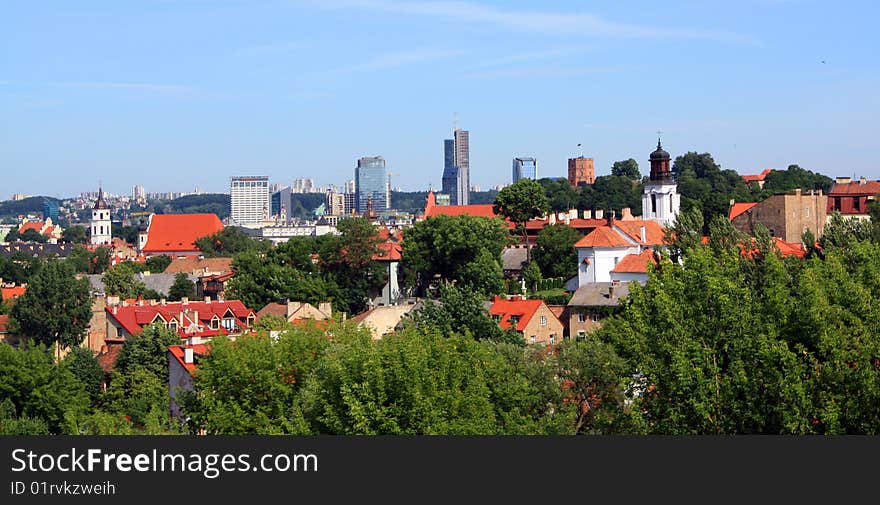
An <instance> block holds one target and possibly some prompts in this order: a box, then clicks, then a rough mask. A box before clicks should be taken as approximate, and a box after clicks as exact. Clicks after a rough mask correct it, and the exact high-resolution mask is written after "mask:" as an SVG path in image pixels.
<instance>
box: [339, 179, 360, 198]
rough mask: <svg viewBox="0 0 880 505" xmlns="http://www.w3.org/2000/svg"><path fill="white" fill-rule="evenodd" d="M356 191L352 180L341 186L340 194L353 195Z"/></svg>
mask: <svg viewBox="0 0 880 505" xmlns="http://www.w3.org/2000/svg"><path fill="white" fill-rule="evenodd" d="M356 189H357V187H356V186H355V184H354V179H352V180H350V181H348V182H346V183H345V184H344V185H343V190H342V192H343V193H345V194H352V195H353V194H354V193H355V190H356Z"/></svg>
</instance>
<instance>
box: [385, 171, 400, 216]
mask: <svg viewBox="0 0 880 505" xmlns="http://www.w3.org/2000/svg"><path fill="white" fill-rule="evenodd" d="M392 176H394V177H400V174H395V173H393V172H388V186H387V187H386V189H385V208H386V209H390V208H391V177H392Z"/></svg>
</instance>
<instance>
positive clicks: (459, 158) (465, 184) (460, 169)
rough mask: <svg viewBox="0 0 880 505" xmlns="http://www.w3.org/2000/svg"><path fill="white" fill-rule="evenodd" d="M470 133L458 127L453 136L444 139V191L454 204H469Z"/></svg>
mask: <svg viewBox="0 0 880 505" xmlns="http://www.w3.org/2000/svg"><path fill="white" fill-rule="evenodd" d="M470 165H471V164H470V133H469V132H468V131H467V130H462V129H459V128H456V129H455V130H453V138H451V139H445V140H444V141H443V178H442V191H443V193H446V194H447V195H449V199H450V202H451V203H452V205H467V204H468V202H469V201H470V195H469V193H468V190H469V188H470V182H471V177H470Z"/></svg>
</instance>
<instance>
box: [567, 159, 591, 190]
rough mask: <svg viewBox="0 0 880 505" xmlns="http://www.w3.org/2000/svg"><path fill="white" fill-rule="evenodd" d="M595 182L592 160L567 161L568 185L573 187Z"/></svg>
mask: <svg viewBox="0 0 880 505" xmlns="http://www.w3.org/2000/svg"><path fill="white" fill-rule="evenodd" d="M594 182H596V171H595V170H594V169H593V158H584V157H583V156H578V157H577V158H569V159H568V183H569V184H571V185H572V186H574V187H578V186H581V185H584V184H593V183H594Z"/></svg>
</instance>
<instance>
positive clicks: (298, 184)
mask: <svg viewBox="0 0 880 505" xmlns="http://www.w3.org/2000/svg"><path fill="white" fill-rule="evenodd" d="M292 191H293V192H294V193H314V192H315V180H314V179H310V178H309V179H294V180H293V190H292Z"/></svg>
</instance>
